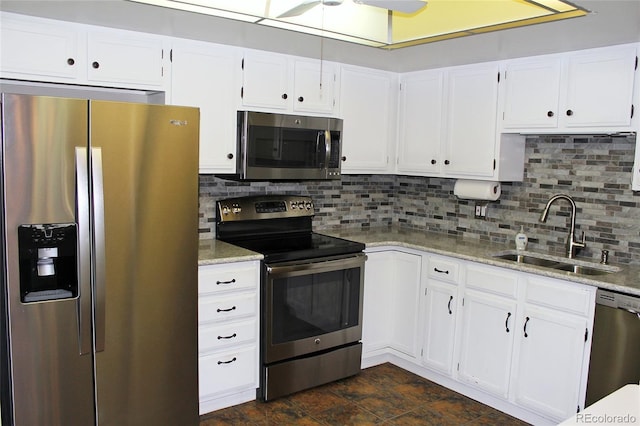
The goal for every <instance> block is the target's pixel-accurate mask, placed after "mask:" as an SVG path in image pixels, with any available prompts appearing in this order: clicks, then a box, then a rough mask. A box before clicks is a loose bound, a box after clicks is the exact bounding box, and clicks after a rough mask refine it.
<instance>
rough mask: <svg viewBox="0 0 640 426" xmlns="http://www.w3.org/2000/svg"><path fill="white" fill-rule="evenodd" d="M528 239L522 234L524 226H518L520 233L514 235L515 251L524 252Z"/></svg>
mask: <svg viewBox="0 0 640 426" xmlns="http://www.w3.org/2000/svg"><path fill="white" fill-rule="evenodd" d="M528 242H529V238H527V234H525V233H524V226H522V225H520V232H518V233H517V234H516V250H524V249H526V248H527V243H528Z"/></svg>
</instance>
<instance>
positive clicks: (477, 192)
mask: <svg viewBox="0 0 640 426" xmlns="http://www.w3.org/2000/svg"><path fill="white" fill-rule="evenodd" d="M501 192H502V190H501V188H500V182H490V181H484V180H464V179H459V180H457V181H456V183H455V185H454V186H453V195H455V196H456V197H458V198H462V199H465V200H486V201H496V200H497V199H498V198H500V193H501Z"/></svg>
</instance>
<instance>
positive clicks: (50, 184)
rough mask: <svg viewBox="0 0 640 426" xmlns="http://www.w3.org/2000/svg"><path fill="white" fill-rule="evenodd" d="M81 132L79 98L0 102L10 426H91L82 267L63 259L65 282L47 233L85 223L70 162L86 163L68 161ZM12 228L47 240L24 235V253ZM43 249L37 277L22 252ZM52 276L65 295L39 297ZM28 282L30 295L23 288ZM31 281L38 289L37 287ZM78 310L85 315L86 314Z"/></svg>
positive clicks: (81, 144)
mask: <svg viewBox="0 0 640 426" xmlns="http://www.w3.org/2000/svg"><path fill="white" fill-rule="evenodd" d="M87 135H88V102H87V101H83V100H69V99H62V98H48V97H33V96H24V95H9V94H4V95H3V98H2V148H1V152H0V153H1V154H2V161H1V162H0V166H2V185H3V187H2V192H4V199H3V200H2V201H3V204H2V227H3V231H4V235H5V238H4V239H3V244H4V247H3V250H0V252H2V253H3V255H4V258H3V259H2V268H3V270H2V274H3V278H4V279H3V284H5V285H4V286H3V288H2V292H3V294H2V297H3V298H5V297H6V305H5V309H6V315H5V316H3V318H2V321H4V324H3V326H4V327H3V328H4V329H5V330H6V331H7V332H8V333H9V336H10V339H9V343H8V345H9V346H8V353H4V356H5V357H7V356H8V357H9V358H10V365H11V369H10V377H9V378H6V379H8V381H9V382H6V381H5V382H4V383H3V387H4V389H5V390H6V389H7V388H8V389H10V392H7V393H3V398H6V397H7V395H10V396H11V397H12V399H13V405H9V403H10V401H6V400H5V401H4V402H5V403H7V405H6V406H3V408H5V409H6V407H9V406H12V407H13V412H12V413H11V414H12V415H13V419H14V424H16V425H44V424H46V425H90V424H93V422H94V413H95V410H94V392H93V389H94V385H93V357H92V353H91V350H90V349H91V345H90V344H89V346H88V349H89V351H88V352H87V353H86V354H84V355H81V339H80V336H79V333H80V318H79V315H80V314H81V313H82V310H81V309H80V306H81V304H82V303H83V302H84V301H85V300H87V301H89V303H90V299H89V298H90V297H91V295H90V291H89V290H90V287H89V285H90V283H89V281H88V278H89V277H88V274H86V273H85V274H84V277H83V276H82V275H83V273H82V271H85V272H86V271H89V265H88V264H82V262H78V263H76V259H75V257H74V258H70V259H69V260H70V263H69V264H68V265H67V266H66V268H67V269H68V272H69V274H70V275H72V276H73V277H72V278H64V279H63V277H61V276H60V272H61V268H62V264H61V263H60V261H61V257H62V256H61V255H62V250H63V248H62V247H53V245H55V244H57V243H55V241H54V240H56V238H57V237H55V235H54V234H52V232H53V231H54V230H56V229H57V230H61V229H63V228H56V227H53V226H52V224H64V228H68V229H70V230H72V231H73V232H76V231H78V230H77V229H76V224H77V223H80V222H82V223H88V221H89V218H88V212H87V211H86V210H85V211H84V216H83V217H76V206H77V204H78V202H79V199H81V200H85V202H86V201H87V199H88V193H86V192H85V193H84V194H83V193H80V194H77V193H76V192H77V190H79V189H81V188H82V187H83V186H84V187H85V188H88V186H87V185H86V184H85V185H82V183H80V184H79V185H78V186H76V178H77V176H78V173H79V172H80V174H82V171H78V170H76V162H77V161H76V160H77V159H79V160H80V162H83V161H84V162H85V163H86V157H81V156H79V157H76V148H79V149H80V150H84V152H86V149H87ZM85 172H86V170H85ZM77 195H79V196H77ZM81 200H80V203H81V204H82V202H81ZM19 230H22V231H25V230H26V231H27V233H28V234H29V235H27V236H28V237H33V235H35V234H39V233H42V234H43V235H45V237H43V238H35V237H33V238H30V239H31V243H33V244H34V246H32V247H26V248H25V245H24V244H23V238H22V237H21V239H20V244H19ZM56 232H57V231H56ZM47 235H48V236H47ZM78 235H79V234H78ZM23 236H24V235H23ZM54 237H55V238H54ZM69 238H70V240H69V241H68V243H69V244H68V246H69V249H70V250H71V252H75V251H77V252H78V253H77V255H78V257H80V258H82V259H86V260H87V261H88V258H89V254H88V253H80V251H81V250H80V246H79V245H78V244H77V241H76V238H75V234H73V233H72V234H70V237H69ZM43 239H44V240H46V241H43ZM38 245H41V247H39V246H38ZM38 250H40V251H38ZM45 252H49V253H50V254H49V255H47V258H48V260H49V261H50V264H49V266H48V268H50V270H49V271H45V270H42V271H41V270H40V266H41V265H40V264H39V263H38V265H37V267H36V266H35V265H36V263H37V262H36V260H37V261H38V262H39V261H40V260H41V259H30V260H29V259H26V260H25V259H23V257H24V256H27V257H28V256H29V255H31V256H43V257H44V255H42V253H45ZM38 253H40V254H38ZM48 256H52V257H48ZM25 261H26V262H27V263H24V262H25ZM21 262H23V263H22V266H24V268H23V267H22V266H21ZM29 262H31V263H29ZM43 266H44V265H43ZM76 266H77V267H76ZM21 272H22V274H23V276H22V277H21ZM79 272H80V273H79ZM56 277H57V278H60V283H59V284H60V287H64V288H65V289H60V291H59V292H56V290H52V289H51V288H53V287H51V288H50V289H48V290H47V289H46V288H45V287H47V286H49V285H50V284H51V283H54V281H52V280H54V279H56ZM21 280H22V281H21ZM30 280H32V281H33V282H30V284H33V288H31V290H34V291H30V289H29V288H28V286H25V283H28V282H29V281H30ZM37 281H42V282H41V283H40V284H43V285H44V287H38V285H39V284H38V282H37ZM63 281H65V282H63ZM78 284H79V285H80V286H79V287H78V286H77V285H78ZM21 285H22V287H21ZM72 287H73V291H70V290H69V289H70V288H72ZM89 306H90V304H89ZM84 313H85V314H90V310H89V311H87V310H85V311H84ZM82 320H83V325H86V327H84V330H85V332H86V333H90V319H89V318H86V315H85V317H83V318H82ZM87 338H88V339H89V342H90V340H91V336H90V335H88V336H85V338H84V340H85V341H86V339H87ZM3 362H4V363H6V362H7V359H3ZM6 379H5V378H3V380H6ZM7 414H9V413H6V412H4V413H3V415H5V416H7ZM5 419H6V417H5Z"/></svg>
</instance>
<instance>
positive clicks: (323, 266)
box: [266, 253, 367, 275]
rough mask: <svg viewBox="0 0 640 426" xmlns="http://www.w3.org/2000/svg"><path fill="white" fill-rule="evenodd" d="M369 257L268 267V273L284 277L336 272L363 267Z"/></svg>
mask: <svg viewBox="0 0 640 426" xmlns="http://www.w3.org/2000/svg"><path fill="white" fill-rule="evenodd" d="M365 260H367V256H366V255H365V254H364V253H358V254H356V255H354V256H348V257H338V258H335V257H332V258H327V259H324V260H316V261H312V262H304V263H287V264H283V265H274V266H271V265H266V268H267V273H269V274H271V275H283V274H291V273H296V272H302V273H307V272H309V271H315V272H323V271H335V270H337V269H349V268H356V267H359V266H363V265H364V262H365Z"/></svg>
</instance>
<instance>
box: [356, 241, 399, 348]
mask: <svg viewBox="0 0 640 426" xmlns="http://www.w3.org/2000/svg"><path fill="white" fill-rule="evenodd" d="M394 253H395V252H393V251H383V252H374V253H367V262H366V264H365V271H364V300H363V302H362V303H363V306H362V352H363V354H364V356H366V354H367V353H370V352H373V351H376V350H379V349H384V348H386V347H387V346H388V345H389V341H390V340H391V318H392V317H391V315H390V314H388V312H389V311H390V306H389V304H390V300H391V297H392V292H391V290H392V288H391V283H392V282H393V280H394V276H393V274H394V271H395V268H394V263H395V257H394ZM385 312H386V314H384V313H385Z"/></svg>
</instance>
